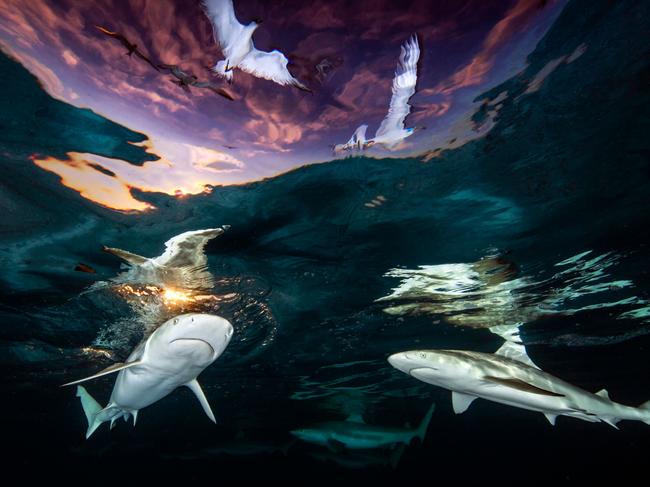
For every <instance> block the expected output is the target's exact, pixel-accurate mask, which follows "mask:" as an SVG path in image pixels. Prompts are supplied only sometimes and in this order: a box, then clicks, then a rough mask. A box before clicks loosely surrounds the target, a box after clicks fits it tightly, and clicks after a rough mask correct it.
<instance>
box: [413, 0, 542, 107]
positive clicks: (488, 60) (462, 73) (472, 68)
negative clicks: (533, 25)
mask: <svg viewBox="0 0 650 487" xmlns="http://www.w3.org/2000/svg"><path fill="white" fill-rule="evenodd" d="M539 11H540V3H539V0H519V1H518V2H517V3H516V4H515V5H514V6H513V7H512V8H511V9H510V10H509V11H508V12H507V13H506V15H505V16H504V17H503V19H501V20H500V21H499V22H497V23H496V25H495V26H494V27H492V29H491V30H490V32H489V33H488V35H487V37H486V39H485V40H484V41H483V44H482V46H481V49H480V51H479V52H478V53H477V54H476V55H475V56H474V57H473V58H472V59H471V60H470V61H469V63H467V64H466V65H465V66H463V67H462V68H461V69H459V70H458V71H456V72H455V73H454V74H453V75H452V76H451V77H449V78H448V79H447V80H445V81H443V82H442V83H439V84H438V85H437V86H435V87H433V88H430V89H425V90H422V94H424V95H434V94H443V95H447V96H448V95H451V94H452V93H453V92H455V91H457V90H459V89H461V88H467V87H469V86H476V85H478V84H480V83H482V82H483V81H484V80H485V78H486V75H487V74H488V73H489V72H490V70H491V69H492V67H493V66H494V63H495V60H496V57H497V54H498V52H499V50H500V49H501V47H503V45H504V44H505V43H506V42H507V41H508V40H509V39H510V38H512V37H513V36H514V35H515V34H517V33H519V32H522V31H524V30H525V29H526V28H527V27H528V25H529V24H530V22H531V21H532V19H533V18H534V17H535V16H536V15H537V14H538V13H539Z"/></svg>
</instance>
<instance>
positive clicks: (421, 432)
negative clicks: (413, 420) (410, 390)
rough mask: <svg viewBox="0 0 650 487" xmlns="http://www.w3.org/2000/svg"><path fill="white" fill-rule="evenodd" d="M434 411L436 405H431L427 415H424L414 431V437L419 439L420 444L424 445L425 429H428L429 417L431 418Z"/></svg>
mask: <svg viewBox="0 0 650 487" xmlns="http://www.w3.org/2000/svg"><path fill="white" fill-rule="evenodd" d="M435 409H436V404H435V403H433V404H432V405H431V407H430V408H429V410H428V411H427V414H425V415H424V418H422V421H420V425H419V426H418V429H417V430H416V433H415V436H417V437H418V438H420V443H424V436H425V435H426V434H427V429H429V423H430V422H431V416H433V411H435Z"/></svg>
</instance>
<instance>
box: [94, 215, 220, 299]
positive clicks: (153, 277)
mask: <svg viewBox="0 0 650 487" xmlns="http://www.w3.org/2000/svg"><path fill="white" fill-rule="evenodd" d="M229 228H230V225H223V226H221V227H218V228H208V229H204V230H192V231H189V232H184V233H181V234H180V235H176V236H175V237H172V238H170V239H169V240H167V241H166V242H165V251H164V252H163V253H162V254H161V255H159V256H157V257H151V258H149V257H143V256H141V255H138V254H134V253H133V252H129V251H128V250H122V249H118V248H114V247H106V246H104V247H103V248H102V250H103V251H104V252H108V253H109V254H112V255H115V256H116V257H119V258H120V259H122V260H123V261H125V262H126V263H127V264H129V265H130V266H131V268H130V269H129V271H128V272H126V273H123V274H121V275H120V276H118V277H117V278H115V279H114V280H116V281H117V282H135V283H142V284H154V285H158V286H161V287H170V286H171V287H179V288H182V289H202V288H210V287H212V281H213V277H212V275H211V274H210V273H209V272H208V270H207V263H208V260H207V257H206V255H205V253H204V249H205V246H206V244H207V243H208V242H209V241H210V240H212V239H213V238H215V237H218V236H219V235H222V234H223V233H224V232H225V231H227V230H228V229H229Z"/></svg>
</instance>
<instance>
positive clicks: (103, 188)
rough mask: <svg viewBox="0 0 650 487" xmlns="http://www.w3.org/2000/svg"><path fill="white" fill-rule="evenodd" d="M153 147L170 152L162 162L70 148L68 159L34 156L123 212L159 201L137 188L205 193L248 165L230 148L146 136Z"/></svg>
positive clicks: (82, 191)
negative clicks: (143, 195) (135, 193)
mask: <svg viewBox="0 0 650 487" xmlns="http://www.w3.org/2000/svg"><path fill="white" fill-rule="evenodd" d="M135 145H141V146H143V147H145V148H146V150H147V152H153V151H154V147H155V150H156V151H158V152H161V153H164V154H165V155H166V157H165V158H162V159H158V160H156V161H147V162H146V163H144V164H143V165H142V166H134V165H133V164H130V163H128V162H126V161H122V160H120V159H111V158H108V157H102V156H98V155H96V154H90V153H83V154H82V153H77V152H69V153H68V154H67V156H68V158H67V159H62V160H60V159H56V158H53V157H45V158H40V157H36V156H33V157H32V161H33V162H34V164H36V165H37V166H38V167H40V168H42V169H45V170H46V171H50V172H53V173H55V174H57V175H58V176H59V177H60V178H61V183H62V184H63V185H64V186H67V187H68V188H71V189H73V190H75V191H77V192H78V193H79V194H81V196H83V197H84V198H86V199H89V200H91V201H94V202H95V203H98V204H100V205H102V206H105V207H107V208H111V209H114V210H119V211H144V210H148V209H153V206H152V205H150V204H148V203H145V202H143V201H140V200H138V199H136V198H135V197H134V196H133V195H132V194H131V189H139V190H141V191H145V192H158V193H166V194H168V195H171V196H182V195H186V194H199V193H203V192H205V191H206V187H207V186H215V185H219V184H223V182H224V178H225V177H226V176H227V175H228V174H231V173H237V172H240V171H242V170H243V169H244V167H245V166H244V163H243V162H242V161H240V160H239V159H237V158H235V157H233V156H231V155H229V154H226V153H224V152H220V151H216V150H214V149H209V148H207V147H201V146H196V145H191V144H182V143H181V144H179V143H174V142H170V141H168V140H166V139H162V138H161V139H159V140H154V141H146V142H145V143H144V144H135Z"/></svg>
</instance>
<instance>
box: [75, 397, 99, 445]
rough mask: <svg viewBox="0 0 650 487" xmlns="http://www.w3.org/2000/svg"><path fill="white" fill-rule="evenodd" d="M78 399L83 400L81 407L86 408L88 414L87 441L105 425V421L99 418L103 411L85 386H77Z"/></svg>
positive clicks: (85, 411)
mask: <svg viewBox="0 0 650 487" xmlns="http://www.w3.org/2000/svg"><path fill="white" fill-rule="evenodd" d="M77 397H78V398H80V399H81V406H82V407H83V408H84V413H86V419H87V420H88V430H87V431H86V439H88V438H90V435H92V434H93V433H94V432H95V430H96V429H97V428H98V427H99V425H100V424H102V423H103V419H101V418H99V414H98V413H99V412H100V411H101V410H102V407H101V406H100V405H99V403H98V402H97V401H95V399H94V398H93V396H91V395H90V394H88V391H87V390H86V388H85V387H84V386H77Z"/></svg>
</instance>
